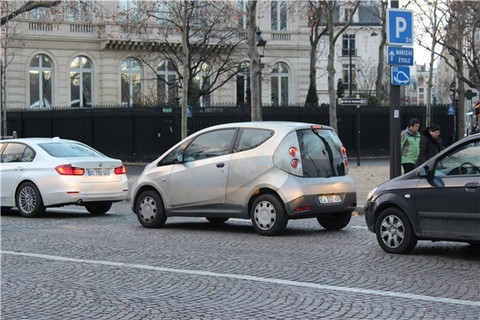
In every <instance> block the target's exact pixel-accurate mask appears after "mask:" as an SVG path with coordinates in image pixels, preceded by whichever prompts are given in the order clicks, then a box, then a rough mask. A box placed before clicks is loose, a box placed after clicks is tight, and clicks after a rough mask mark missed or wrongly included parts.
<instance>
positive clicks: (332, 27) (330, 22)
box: [320, 1, 360, 132]
mask: <svg viewBox="0 0 480 320" xmlns="http://www.w3.org/2000/svg"><path fill="white" fill-rule="evenodd" d="M320 2H321V3H322V8H323V14H324V16H325V18H326V26H327V31H328V65H327V71H328V97H329V103H330V109H329V120H330V126H331V127H332V128H333V129H334V130H335V131H337V132H338V127H337V102H336V99H335V67H334V64H335V43H336V42H337V40H338V37H339V36H340V35H341V34H342V33H343V32H344V31H345V30H346V29H347V28H348V27H349V26H350V25H351V24H352V22H353V16H354V14H355V12H356V11H357V9H358V6H359V5H360V1H348V2H346V4H347V5H349V9H350V14H349V17H348V19H347V20H346V22H345V24H343V25H342V26H341V27H340V28H337V25H338V23H337V22H336V21H335V20H334V15H335V12H336V10H337V7H338V2H337V1H320ZM342 3H343V2H342Z"/></svg>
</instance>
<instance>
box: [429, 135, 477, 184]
mask: <svg viewBox="0 0 480 320" xmlns="http://www.w3.org/2000/svg"><path fill="white" fill-rule="evenodd" d="M479 155H480V142H472V143H469V144H467V145H465V146H463V147H462V148H460V149H458V150H455V152H453V153H450V154H448V155H447V156H445V157H444V158H442V159H440V160H439V161H438V163H437V165H436V168H435V169H436V174H437V175H447V176H454V175H470V174H480V157H479Z"/></svg>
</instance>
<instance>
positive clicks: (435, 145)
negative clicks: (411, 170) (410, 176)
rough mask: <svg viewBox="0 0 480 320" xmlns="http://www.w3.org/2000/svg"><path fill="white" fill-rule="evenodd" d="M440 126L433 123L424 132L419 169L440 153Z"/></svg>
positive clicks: (421, 141)
mask: <svg viewBox="0 0 480 320" xmlns="http://www.w3.org/2000/svg"><path fill="white" fill-rule="evenodd" d="M439 135H440V126H439V125H438V124H434V123H432V125H431V126H430V127H427V128H425V129H424V130H423V131H422V136H421V138H420V153H419V154H418V159H417V167H418V166H419V165H421V164H422V163H424V162H425V161H427V160H428V159H430V158H431V157H433V156H434V155H436V154H437V153H439V152H440V150H441V146H440V139H439V138H438V136H439Z"/></svg>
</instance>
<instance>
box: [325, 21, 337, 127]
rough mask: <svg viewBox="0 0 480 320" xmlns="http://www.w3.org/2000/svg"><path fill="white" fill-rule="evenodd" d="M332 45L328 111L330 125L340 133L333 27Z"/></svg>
mask: <svg viewBox="0 0 480 320" xmlns="http://www.w3.org/2000/svg"><path fill="white" fill-rule="evenodd" d="M329 34H330V36H329V40H330V45H329V48H328V65H327V71H328V98H329V102H330V108H329V111H328V115H329V122H330V126H331V127H332V128H333V130H335V132H337V133H338V127H337V101H336V99H335V67H334V62H335V42H334V41H333V39H332V38H333V27H332V30H331V31H329Z"/></svg>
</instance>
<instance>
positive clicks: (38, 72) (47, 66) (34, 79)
mask: <svg viewBox="0 0 480 320" xmlns="http://www.w3.org/2000/svg"><path fill="white" fill-rule="evenodd" d="M29 74H30V107H31V108H50V107H51V105H52V96H53V91H52V90H53V89H52V88H53V85H52V82H53V66H52V60H50V58H49V57H48V56H46V55H44V54H37V55H36V56H35V57H33V59H32V61H31V62H30V69H29Z"/></svg>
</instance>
